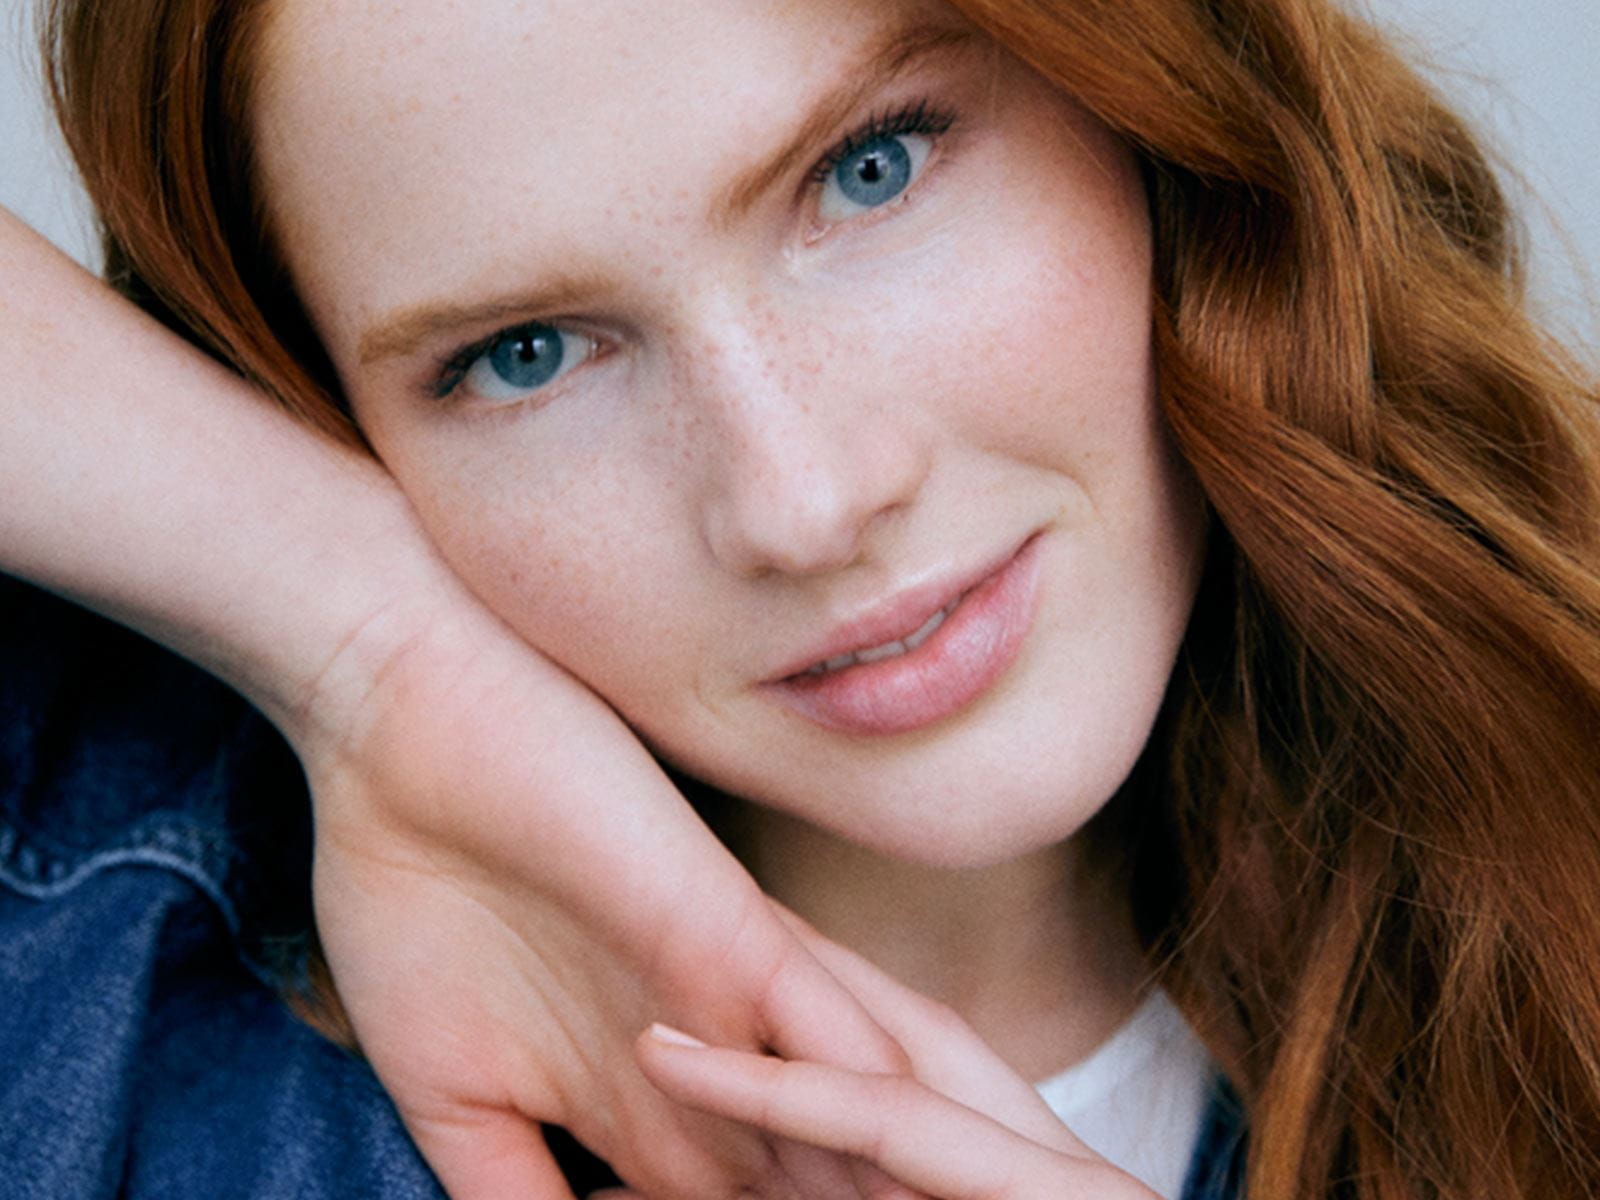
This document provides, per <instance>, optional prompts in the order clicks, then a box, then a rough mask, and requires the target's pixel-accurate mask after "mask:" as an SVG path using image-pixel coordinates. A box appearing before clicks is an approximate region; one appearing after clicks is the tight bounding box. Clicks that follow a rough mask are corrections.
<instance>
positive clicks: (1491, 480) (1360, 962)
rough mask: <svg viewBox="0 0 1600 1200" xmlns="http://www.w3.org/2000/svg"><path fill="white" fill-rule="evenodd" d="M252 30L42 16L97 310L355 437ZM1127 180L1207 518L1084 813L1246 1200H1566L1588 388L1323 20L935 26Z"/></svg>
mask: <svg viewBox="0 0 1600 1200" xmlns="http://www.w3.org/2000/svg"><path fill="white" fill-rule="evenodd" d="M260 7H261V6H260V4H259V3H258V2H241V3H233V4H222V3H218V2H216V0H117V2H115V3H113V2H111V0H78V2H70V0H55V2H54V3H53V5H52V9H51V12H52V19H51V21H50V22H49V23H48V28H49V31H50V32H49V49H50V55H51V61H52V64H53V74H52V79H53V81H54V84H53V86H54V88H55V92H56V98H57V102H58V108H59V110H60V112H61V115H62V120H63V124H64V126H65V128H66V131H67V136H68V140H69V142H70V143H71V144H72V146H73V149H74V151H75V153H76V155H77V158H78V161H79V164H80V167H81V169H82V171H83V174H84V177H85V179H86V181H87V182H88V185H89V189H90V192H91V194H92V195H93V197H94V198H95V200H96V202H97V203H98V204H99V206H100V211H101V215H102V218H103V221H104V227H105V234H106V244H107V247H108V251H109V253H108V261H109V263H110V264H111V268H112V278H113V281H114V282H116V283H117V284H118V285H119V286H120V287H122V288H123V289H124V290H125V291H126V292H127V293H128V294H130V295H132V296H133V297H134V298H135V299H137V300H138V301H140V302H141V303H143V304H145V305H146V306H147V307H150V308H151V309H152V310H153V311H156V312H158V313H161V314H163V315H165V316H166V317H167V319H168V320H169V322H170V323H172V324H173V325H174V326H175V327H176V328H179V329H181V330H182V331H184V332H185V333H186V334H187V336H190V337H191V338H193V339H194V340H195V341H197V342H198V343H200V344H201V345H203V346H206V347H207V348H209V349H210V350H211V351H212V352H213V353H215V354H217V355H218V356H220V357H222V358H223V359H224V360H226V361H228V362H231V363H232V364H234V365H235V366H236V367H237V368H238V369H239V370H241V371H242V372H244V373H245V374H246V375H247V376H249V377H250V378H252V379H255V380H257V381H258V382H260V383H261V384H262V385H263V386H265V387H267V388H268V389H269V390H271V391H273V392H274V393H275V394H277V395H278V396H279V397H280V398H281V399H282V400H283V402H284V403H285V404H286V405H287V406H288V407H290V408H291V409H292V410H294V411H295V412H297V413H300V414H301V415H302V416H304V417H305V418H306V419H307V420H309V421H310V422H312V423H313V424H315V425H317V426H318V427H319V428H322V429H324V430H327V431H330V432H332V433H334V434H335V435H337V436H341V437H347V438H348V437H355V436H358V435H356V434H355V432H354V431H353V430H352V429H351V427H350V425H349V424H348V422H347V421H346V420H345V418H344V417H343V416H342V415H341V413H340V410H339V408H338V406H337V404H336V403H335V402H334V397H333V393H332V391H331V380H332V375H331V372H329V370H328V369H327V365H326V362H325V361H324V360H323V359H322V357H321V352H320V350H319V349H318V348H317V346H316V341H315V338H314V336H313V335H312V333H311V330H310V328H309V325H308V324H307V322H306V321H305V318H304V315H303V314H302V313H301V312H300V310H299V309H298V306H297V305H296V304H295V303H294V301H293V299H292V297H293V292H292V289H291V288H290V287H289V284H288V281H287V279H286V278H284V276H283V273H282V271H281V268H280V267H279V264H278V259H277V256H276V255H275V254H274V252H273V248H272V245H271V242H270V235H269V232H268V231H267V229H266V226H265V222H264V221H263V220H262V218H261V213H260V210H259V208H258V206H257V201H256V198H255V196H254V194H253V192H252V189H251V187H250V178H251V163H250V141H249V132H250V131H249V125H248V122H247V120H246V117H247V111H248V89H249V86H250V83H251V74H250V68H251V65H252V63H251V58H252V51H253V46H252V38H253V35H254V23H255V21H256V19H257V16H258V14H259V11H260ZM955 7H957V8H959V9H960V10H962V11H963V12H965V13H966V14H967V15H968V16H969V17H970V18H971V19H972V20H973V21H974V22H975V23H977V24H978V25H979V26H981V27H982V28H984V29H985V30H987V31H988V32H989V33H990V34H992V35H993V37H994V38H995V39H996V40H997V41H998V42H999V43H1000V44H1002V45H1004V46H1006V47H1009V48H1010V49H1011V50H1012V52H1013V53H1014V54H1016V55H1017V56H1018V57H1020V58H1021V59H1023V60H1025V61H1026V62H1027V63H1028V64H1030V65H1031V66H1032V67H1033V68H1034V69H1036V70H1037V71H1039V72H1040V73H1042V74H1043V75H1044V76H1045V77H1047V78H1049V79H1051V80H1053V81H1054V82H1056V83H1057V84H1059V85H1060V86H1061V87H1062V88H1063V89H1065V90H1066V91H1068V92H1069V93H1071V94H1072V95H1073V96H1074V97H1076V98H1077V99H1078V100H1079V101H1080V102H1082V103H1083V104H1085V105H1087V106H1088V107H1089V108H1090V109H1092V110H1093V111H1095V112H1096V113H1097V114H1098V115H1099V116H1100V117H1101V118H1102V119H1103V120H1104V121H1105V122H1106V123H1107V124H1108V125H1110V126H1111V127H1112V128H1113V129H1115V130H1117V131H1119V132H1120V133H1121V135H1122V136H1124V137H1125V138H1126V139H1128V141H1129V142H1130V143H1131V144H1132V145H1133V146H1134V147H1135V149H1136V150H1137V151H1138V153H1139V155H1140V156H1141V159H1142V162H1143V164H1144V170H1145V174H1146V179H1147V183H1148V188H1149V195H1150V203H1151V208H1152V214H1153V220H1154V227H1155V236H1156V244H1157V266H1156V278H1155V284H1154V286H1155V290H1156V311H1157V318H1156V326H1155V331H1154V337H1155V344H1156V349H1157V361H1158V369H1159V374H1160V388H1161V395H1162V399H1163V403H1164V405H1165V410H1166V414H1167V417H1168V420H1169V422H1170V424H1171V427H1172V430H1173V432H1174V435H1175V437H1176V439H1177V442H1178V444H1179V446H1180V447H1181V449H1182V451H1183V454H1184V456H1185V457H1186V458H1187V460H1188V462H1189V463H1190V465H1191V467H1192V468H1193V471H1194V473H1195V475H1196V477H1197V478H1198V479H1199V481H1200V483H1201V485H1202V487H1203V488H1204V490H1205V493H1206V495H1207V497H1208V499H1209V502H1210V505H1211V508H1212V510H1213V512H1214V515H1215V521H1214V525H1213V541H1212V547H1211V558H1210V562H1209V564H1208V568H1207V574H1206V579H1205V582H1204V584H1203V586H1202V589H1201V596H1200V599H1199V602H1198V605H1197V609H1196V612H1195V616H1194V619H1193V623H1192V627H1191V630H1190V633H1189V636H1188V639H1187V641H1186V644H1185V648H1184V652H1183V655H1182V658H1181V660H1180V663H1179V667H1178V670H1177V672H1176V674H1175V675H1174V678H1173V681H1172V685H1171V690H1170V695H1169V699H1168V706H1167V713H1166V715H1165V717H1164V719H1163V721H1162V723H1161V725H1160V727H1159V729H1158V732H1157V734H1156V736H1155V738H1154V740H1153V741H1152V743H1151V746H1150V748H1149V750H1148V752H1147V754H1146V757H1145V762H1144V764H1143V766H1142V770H1141V777H1142V778H1143V779H1145V780H1147V781H1150V782H1151V784H1152V786H1150V787H1148V788H1146V789H1143V791H1144V793H1145V794H1140V795H1133V794H1132V793H1131V790H1130V792H1129V793H1128V794H1125V795H1124V796H1123V797H1122V798H1121V799H1120V800H1119V801H1118V803H1117V806H1116V807H1115V808H1114V809H1113V810H1112V811H1110V812H1108V814H1107V816H1106V820H1107V824H1108V826H1114V827H1115V828H1116V829H1117V830H1118V831H1119V833H1120V834H1121V836H1122V838H1123V842H1124V846H1125V849H1124V853H1125V854H1126V855H1127V856H1128V857H1127V860H1126V861H1127V866H1128V869H1129V871H1130V878H1131V881H1132V894H1133V900H1134V904H1135V907H1136V910H1137V915H1138V918H1139V922H1140V926H1141V928H1142V931H1143V933H1144V936H1145V937H1146V939H1147V942H1148V945H1149V947H1150V949H1151V952H1152V954H1153V955H1154V956H1155V960H1156V961H1157V962H1158V963H1159V964H1160V970H1161V973H1162V977H1163V979H1164V982H1165V983H1166V985H1167V986H1168V987H1169V989H1170V990H1171V991H1172V992H1173V994H1174V995H1175V997H1176V998H1177V999H1178V1001H1179V1003H1180V1004H1181V1006H1182V1007H1183V1009H1184V1011H1185V1012H1186V1014H1187V1015H1188V1017H1189V1019H1190V1020H1191V1022H1192V1023H1193V1024H1194V1025H1195V1027H1196V1029H1198V1030H1199V1031H1200V1033H1201V1035H1202V1036H1203V1038H1204V1039H1205V1040H1206V1042H1207V1044H1208V1045H1209V1046H1210V1048H1211V1049H1212V1051H1213V1053H1214V1054H1215V1055H1216V1056H1217V1058H1218V1060H1219V1061H1220V1063H1221V1064H1222V1065H1223V1067H1224V1069H1225V1070H1226V1071H1227V1073H1228V1075H1229V1077H1230V1078H1231V1080H1232V1081H1233V1083H1234V1085H1235V1086H1236V1088H1237V1089H1238V1090H1239V1092H1240V1094H1241V1096H1242V1098H1243V1100H1244V1103H1245V1105H1246V1108H1247V1110H1248V1113H1249V1119H1250V1126H1251V1134H1250V1137H1251V1146H1250V1153H1249V1171H1248V1184H1247V1190H1248V1191H1249V1193H1250V1195H1252V1196H1254V1197H1257V1198H1268V1197H1304V1198H1307V1200H1310V1198H1313V1197H1331V1196H1339V1197H1359V1198H1362V1200H1396V1198H1401V1197H1404V1198H1408V1200H1409V1198H1413V1197H1415V1198H1422V1197H1437V1196H1451V1197H1454V1196H1480V1195H1495V1196H1498V1197H1506V1198H1511V1197H1524V1198H1529V1200H1531V1198H1536V1197H1537V1198H1541V1200H1542V1198H1544V1197H1554V1196H1562V1197H1565V1196H1586V1195H1600V805H1597V803H1596V798H1597V797H1596V793H1597V790H1600V573H1597V570H1600V568H1597V564H1600V495H1597V489H1600V461H1597V451H1596V422H1597V415H1596V404H1597V393H1596V387H1595V383H1594V381H1593V379H1592V378H1589V377H1586V376H1585V375H1584V373H1583V371H1581V370H1580V369H1579V368H1578V367H1577V366H1576V365H1575V364H1574V363H1573V362H1572V361H1570V360H1569V359H1568V358H1566V357H1565V356H1564V355H1563V354H1562V352H1561V351H1560V350H1559V348H1558V347H1557V346H1555V345H1554V344H1553V343H1552V342H1551V341H1550V340H1549V339H1548V338H1547V337H1546V336H1545V335H1544V334H1543V333H1542V332H1541V331H1540V330H1539V329H1538V328H1536V327H1535V326H1534V325H1533V324H1532V323H1531V322H1530V320H1529V318H1528V316H1527V313H1526V308H1525V304H1524V299H1523V296H1522V289H1521V281H1520V276H1519V269H1518V264H1517V258H1516V252H1515V241H1514V237H1513V229H1512V225H1511V222H1510V218H1509V215H1508V213H1507V211H1506V205H1505V202H1504V199H1503V197H1502V193H1501V191H1500V189H1499V187H1498V185H1497V183H1496V181H1495V178H1494V176H1493V173H1492V172H1491V170H1490V169H1489V167H1488V166H1487V165H1486V162H1485V160H1484V157H1483V155H1482V154H1481V152H1480V151H1479V149H1478V147H1477V146H1476V144H1475V142H1474V140H1473V138H1472V137H1471V135H1470V134H1469V132H1468V131H1467V130H1466V128H1465V127H1464V126H1463V125H1462V123H1461V122H1460V121H1459V120H1458V119H1457V118H1456V117H1455V116H1454V115H1453V114H1452V113H1451V112H1450V111H1449V109H1448V108H1447V107H1446V106H1445V105H1443V104H1442V103H1440V101H1439V100H1438V99H1437V97H1435V96H1434V95H1433V94H1432V92H1431V91H1430V90H1429V89H1428V88H1427V87H1426V86H1425V85H1424V84H1423V83H1422V82H1421V81H1420V80H1419V79H1418V78H1417V76H1416V75H1415V74H1414V73H1413V72H1412V71H1411V70H1410V69H1409V68H1407V67H1406V66H1405V65H1404V64H1403V63H1402V62H1401V61H1399V60H1398V58H1397V57H1396V56H1395V55H1394V53H1393V52H1392V51H1391V50H1390V49H1389V48H1388V47H1387V46H1386V45H1385V44H1384V42H1383V41H1382V39H1381V38H1380V37H1379V36H1378V35H1377V34H1376V33H1375V32H1374V31H1373V30H1372V29H1371V28H1370V27H1369V26H1368V25H1366V24H1364V23H1363V22H1362V21H1360V20H1358V19H1356V18H1354V17H1352V16H1350V15H1348V14H1346V13H1344V12H1342V11H1340V10H1338V9H1336V8H1335V7H1333V6H1332V5H1330V4H1328V3H1325V2H1323V0H1071V2H1070V3H1068V2H1065V0H1054V2H1047V0H955Z"/></svg>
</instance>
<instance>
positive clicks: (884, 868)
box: [739, 808, 1148, 1080]
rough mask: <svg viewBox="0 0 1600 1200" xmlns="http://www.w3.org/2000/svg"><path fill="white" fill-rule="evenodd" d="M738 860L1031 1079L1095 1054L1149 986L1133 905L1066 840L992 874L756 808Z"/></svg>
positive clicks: (773, 892)
mask: <svg viewBox="0 0 1600 1200" xmlns="http://www.w3.org/2000/svg"><path fill="white" fill-rule="evenodd" d="M745 816H746V820H744V821H741V823H740V824H741V831H740V837H739V841H740V843H741V845H740V849H741V852H742V853H743V856H744V857H745V859H746V861H747V862H748V863H749V864H750V868H751V870H752V872H753V873H754V874H755V877H756V879H757V880H758V881H759V882H760V883H761V885H762V887H763V888H765V889H766V891H767V892H768V893H769V894H770V895H772V896H773V897H774V898H776V899H777V900H779V901H781V902H782V903H783V904H785V905H787V906H788V907H789V908H791V909H793V910H794V911H795V912H797V913H798V914H799V915H800V916H802V917H804V918H805V919H806V920H807V921H809V922H810V923H811V924H812V925H813V926H815V927H816V928H817V929H818V930H819V931H820V932H821V933H823V934H824V935H826V936H827V937H829V938H832V939H833V940H834V941H836V942H839V943H841V944H842V945H845V946H848V947H850V948H851V949H853V950H855V951H856V952H857V953H858V954H861V955H863V956H864V957H866V958H867V959H869V960H870V961H872V962H873V963H875V964H876V965H877V966H878V967H880V968H881V969H882V970H884V971H886V972H887V973H888V974H890V975H892V976H894V977H895V978H896V979H898V980H899V981H900V982H901V983H904V984H906V985H908V986H910V987H912V988H914V989H916V990H917V991H919V992H921V993H923V994H924V995H927V996H929V997H932V998H933V999H936V1000H939V1001H941V1002H942V1003H944V1004H946V1005H949V1006H950V1007H951V1008H953V1009H955V1010H956V1011H957V1012H958V1013H960V1014H961V1016H962V1017H963V1018H965V1019H966V1021H967V1022H968V1023H969V1024H970V1025H972V1027H973V1028H974V1029H975V1030H976V1031H977V1033H978V1034H979V1036H980V1037H982V1038H983V1039H984V1040H985V1041H986V1042H988V1044H989V1045H990V1046H991V1047H992V1048H993V1049H994V1050H995V1051H996V1052H997V1053H998V1054H999V1055H1000V1056H1001V1057H1002V1058H1003V1059H1005V1060H1006V1062H1007V1063H1009V1064H1010V1065H1011V1066H1012V1067H1013V1068H1014V1069H1015V1070H1016V1071H1017V1072H1018V1073H1019V1074H1021V1075H1022V1076H1023V1077H1024V1078H1027V1079H1032V1080H1039V1079H1043V1078H1046V1077H1047V1076H1049V1075H1052V1074H1054V1073H1056V1072H1057V1071H1060V1070H1062V1069H1063V1068H1065V1067H1067V1066H1069V1065H1071V1064H1072V1063H1074V1062H1077V1061H1079V1060H1080V1059H1082V1058H1084V1057H1085V1056H1087V1055H1088V1054H1089V1053H1090V1052H1091V1051H1092V1050H1093V1049H1094V1048H1095V1047H1096V1046H1098V1045H1099V1044H1100V1043H1101V1042H1102V1041H1104V1040H1105V1039H1106V1038H1107V1037H1108V1036H1109V1035H1110V1034H1111V1033H1113V1032H1114V1031H1115V1030H1116V1029H1117V1028H1118V1026H1120V1025H1121V1024H1122V1023H1123V1022H1124V1021H1125V1020H1127V1018H1128V1016H1129V1015H1130V1014H1131V1013H1132V1012H1133V1009H1134V1007H1135V1005H1136V1003H1137V1001H1138V998H1139V993H1140V990H1141V988H1142V987H1143V985H1144V983H1145V982H1146V981H1147V978H1148V971H1147V967H1146V965H1145V963H1144V961H1143V958H1142V957H1141V955H1140V953H1139V950H1138V947H1137V944H1136V942H1135V939H1134V936H1133V932H1132V926H1131V922H1130V920H1129V917H1128V913H1127V908H1126V903H1125V902H1124V900H1123V899H1122V898H1121V896H1120V895H1119V893H1118V889H1117V888H1116V887H1115V886H1114V883H1115V881H1113V880H1110V879H1108V878H1106V873H1105V872H1102V871H1096V870H1094V869H1093V868H1092V866H1091V865H1090V864H1089V863H1087V862H1085V861H1083V860H1084V858H1085V856H1084V854H1083V853H1082V849H1081V844H1080V843H1079V842H1074V841H1068V842H1065V843H1062V844H1060V845H1056V846H1051V847H1048V848H1046V849H1044V850H1041V851H1037V852H1035V853H1033V854H1031V855H1028V856H1026V857H1023V858H1018V859H1012V860H1010V861H1007V862H1004V863H1000V864H997V865H995V866H989V867H977V868H944V867H929V866H924V865H921V864H917V863H909V862H905V861H903V860H898V859H891V858H888V857H885V856H883V855H880V854H877V853H874V852H873V851H871V850H867V849H864V848H862V847H861V846H858V845H855V844H853V843H849V842H845V841H843V840H841V839H839V838H836V837H834V836H832V835H831V834H828V833H826V832H824V831H823V830H820V829H818V828H817V827H815V826H813V825H808V824H806V823H804V822H801V821H798V820H794V819H793V818H789V817H785V816H782V815H780V814H777V813H773V812H770V811H768V810H765V809H755V808H752V809H751V810H749V811H748V812H747V813H746V814H745Z"/></svg>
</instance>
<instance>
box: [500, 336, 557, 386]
mask: <svg viewBox="0 0 1600 1200" xmlns="http://www.w3.org/2000/svg"><path fill="white" fill-rule="evenodd" d="M564 356H565V349H564V348H563V346H562V344H561V334H560V333H559V332H558V331H557V330H555V329H553V328H551V327H550V326H549V325H537V326H533V327H531V328H528V329H524V330H522V331H521V332H520V333H517V334H515V335H514V336H511V337H506V338H503V339H501V340H500V341H498V342H496V343H495V344H494V346H493V347H492V348H491V349H490V351H489V366H490V367H491V368H493V370H494V373H495V374H496V375H498V376H499V377H500V378H501V379H502V380H503V381H505V382H506V383H507V384H509V385H510V386H511V387H516V388H534V387H538V386H539V385H540V384H544V383H548V382H550V380H552V379H554V378H555V376H556V372H558V371H560V370H561V360H562V358H563V357H564Z"/></svg>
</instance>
